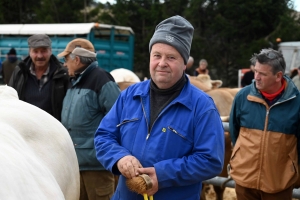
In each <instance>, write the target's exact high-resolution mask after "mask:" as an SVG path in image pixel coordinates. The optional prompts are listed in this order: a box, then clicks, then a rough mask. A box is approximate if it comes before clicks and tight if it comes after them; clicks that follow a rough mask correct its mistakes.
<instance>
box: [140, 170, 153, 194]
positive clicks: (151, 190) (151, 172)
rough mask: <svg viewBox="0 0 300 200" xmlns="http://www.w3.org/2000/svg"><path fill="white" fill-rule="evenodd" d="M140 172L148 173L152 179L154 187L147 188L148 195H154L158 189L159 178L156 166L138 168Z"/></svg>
mask: <svg viewBox="0 0 300 200" xmlns="http://www.w3.org/2000/svg"><path fill="white" fill-rule="evenodd" d="M137 171H138V173H139V174H147V175H148V176H149V177H150V178H151V181H152V184H153V186H152V188H151V189H149V190H147V194H148V196H153V195H154V194H155V193H156V192H157V191H158V180H157V176H156V172H155V168H154V167H147V168H139V169H138V170H137Z"/></svg>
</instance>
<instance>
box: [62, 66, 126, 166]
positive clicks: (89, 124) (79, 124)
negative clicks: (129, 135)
mask: <svg viewBox="0 0 300 200" xmlns="http://www.w3.org/2000/svg"><path fill="white" fill-rule="evenodd" d="M119 94H120V89H119V87H118V85H117V84H116V83H115V82H114V79H113V77H112V76H111V75H110V74H109V73H108V72H106V71H104V70H103V69H101V68H100V67H98V62H97V61H95V62H93V63H92V64H91V65H90V66H88V68H87V69H86V70H85V71H84V72H83V73H82V74H81V75H80V76H79V77H78V78H77V79H76V80H73V82H72V86H71V87H70V88H69V89H68V91H67V94H66V96H65V99H64V102H63V111H62V116H61V118H62V124H63V125H64V126H65V128H66V129H67V130H68V131H69V133H70V136H71V138H72V141H73V143H74V147H75V150H76V154H77V158H78V162H79V168H80V170H104V168H103V166H102V165H101V164H100V163H99V161H98V160H97V158H96V152H95V148H94V133H95V132H96V130H97V128H98V126H99V123H100V121H101V120H102V118H103V117H104V116H105V115H106V113H107V112H108V111H109V110H110V108H111V107H112V106H113V104H114V103H115V101H116V99H117V98H118V96H119Z"/></svg>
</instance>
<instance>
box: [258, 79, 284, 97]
mask: <svg viewBox="0 0 300 200" xmlns="http://www.w3.org/2000/svg"><path fill="white" fill-rule="evenodd" d="M285 85H286V81H285V79H282V81H281V87H280V89H279V90H278V91H277V92H275V93H273V94H268V93H266V92H263V91H260V92H261V93H262V95H264V97H265V98H266V99H268V100H269V101H272V100H273V99H275V98H276V97H277V95H279V94H280V93H281V92H282V91H283V89H284V88H285Z"/></svg>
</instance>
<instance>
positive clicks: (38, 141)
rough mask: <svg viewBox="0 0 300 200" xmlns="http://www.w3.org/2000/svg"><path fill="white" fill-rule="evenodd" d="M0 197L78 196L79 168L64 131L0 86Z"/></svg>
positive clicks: (68, 138) (54, 120) (47, 117)
mask: <svg viewBox="0 0 300 200" xmlns="http://www.w3.org/2000/svg"><path fill="white" fill-rule="evenodd" d="M0 127H1V128H0V141H1V142H0V163H1V164H0V177H1V179H0V184H1V185H0V187H1V189H0V199H64V198H65V199H67V200H73V199H79V168H78V162H77V157H76V153H75V150H74V147H73V143H72V140H71V138H70V136H69V133H68V131H67V130H66V129H65V128H64V127H63V125H62V124H61V123H60V122H59V121H57V120H56V119H55V118H54V117H52V116H51V115H49V114H48V113H46V112H44V111H43V110H41V109H39V108H37V107H35V106H33V105H30V104H28V103H26V102H23V101H20V100H18V97H17V93H16V91H15V90H14V89H13V88H11V87H8V86H0Z"/></svg>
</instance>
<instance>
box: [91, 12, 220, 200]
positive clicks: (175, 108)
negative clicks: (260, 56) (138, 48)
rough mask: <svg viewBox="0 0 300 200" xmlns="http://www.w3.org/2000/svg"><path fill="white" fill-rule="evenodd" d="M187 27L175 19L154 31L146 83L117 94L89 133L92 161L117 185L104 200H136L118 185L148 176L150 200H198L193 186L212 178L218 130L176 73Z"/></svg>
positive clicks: (204, 101) (208, 107)
mask: <svg viewBox="0 0 300 200" xmlns="http://www.w3.org/2000/svg"><path fill="white" fill-rule="evenodd" d="M193 31H194V28H193V26H192V25H191V24H190V23H189V22H188V21H187V20H186V19H184V18H182V17H181V16H173V17H171V18H168V19H166V20H164V21H162V22H161V23H159V24H158V25H157V27H156V30H155V32H154V35H153V37H152V39H151V40H150V44H149V50H150V67H149V68H150V74H151V79H150V80H147V81H143V82H141V83H137V84H134V85H132V86H130V87H129V88H127V89H126V90H124V91H123V92H122V93H121V95H120V97H119V98H118V100H117V101H116V103H115V104H114V106H113V107H112V109H111V110H110V112H109V113H108V114H107V115H106V116H105V117H104V118H103V120H102V121H101V123H100V126H99V128H98V130H97V132H96V133H95V148H96V153H97V158H98V160H99V161H100V162H101V163H102V164H103V165H104V167H105V168H106V169H108V170H110V171H112V172H113V173H115V174H119V175H121V176H120V179H119V183H118V186H117V189H116V192H115V194H114V196H113V198H112V199H126V200H135V199H136V200H139V199H141V200H142V199H143V196H142V195H139V194H137V193H134V192H131V191H130V190H129V189H128V188H127V186H126V183H125V181H126V179H131V178H133V177H135V176H137V175H139V174H148V175H149V177H150V179H151V182H152V185H153V186H152V188H150V189H148V190H147V195H149V196H151V195H153V196H154V199H155V200H166V199H178V200H182V199H185V200H199V199H200V191H201V182H202V181H204V180H206V179H210V178H213V177H214V176H216V175H218V174H219V173H220V172H221V170H222V167H223V160H224V130H223V126H222V122H221V120H220V116H219V113H218V111H217V109H216V107H215V105H214V102H213V100H212V99H211V98H210V97H209V96H208V95H206V94H205V93H204V92H202V91H200V90H199V89H197V88H196V87H194V86H192V85H191V84H190V82H189V79H188V77H187V76H186V75H185V73H184V71H185V69H186V64H187V61H188V58H189V53H190V48H191V43H192V37H193Z"/></svg>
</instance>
